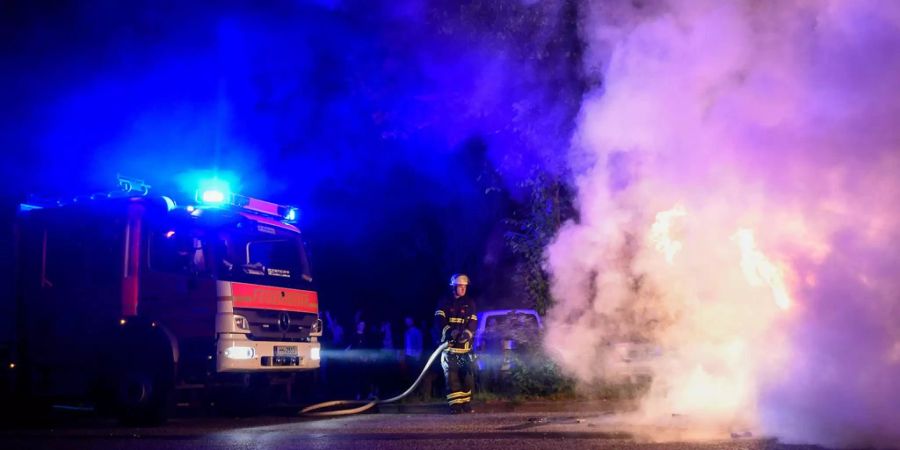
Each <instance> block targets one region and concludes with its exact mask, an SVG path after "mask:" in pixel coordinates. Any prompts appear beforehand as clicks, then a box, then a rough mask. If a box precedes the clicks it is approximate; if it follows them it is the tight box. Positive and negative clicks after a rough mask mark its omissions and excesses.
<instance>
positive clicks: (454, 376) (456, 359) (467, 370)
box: [441, 351, 475, 408]
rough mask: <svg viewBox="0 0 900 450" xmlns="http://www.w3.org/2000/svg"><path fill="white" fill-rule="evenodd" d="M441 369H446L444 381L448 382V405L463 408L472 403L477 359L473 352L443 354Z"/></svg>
mask: <svg viewBox="0 0 900 450" xmlns="http://www.w3.org/2000/svg"><path fill="white" fill-rule="evenodd" d="M441 367H442V368H443V369H444V380H446V381H447V390H448V391H449V392H450V393H449V394H447V403H449V404H450V407H451V408H454V405H459V406H456V407H457V408H458V407H461V406H463V405H465V404H468V403H469V402H470V401H472V390H473V388H474V387H475V358H474V355H472V353H471V352H466V353H453V352H450V351H445V352H444V353H442V354H441Z"/></svg>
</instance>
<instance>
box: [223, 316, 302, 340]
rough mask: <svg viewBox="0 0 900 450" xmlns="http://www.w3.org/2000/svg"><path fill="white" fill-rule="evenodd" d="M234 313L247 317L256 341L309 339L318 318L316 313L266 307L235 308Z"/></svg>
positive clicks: (251, 333) (253, 338)
mask: <svg viewBox="0 0 900 450" xmlns="http://www.w3.org/2000/svg"><path fill="white" fill-rule="evenodd" d="M234 313H235V314H240V315H242V316H244V317H246V318H247V322H249V324H250V336H249V337H250V339H252V340H255V341H295V342H300V341H308V340H309V333H310V330H311V328H312V327H313V325H315V323H316V321H317V320H318V316H316V315H315V314H310V313H301V312H288V311H272V310H266V309H246V308H235V309H234Z"/></svg>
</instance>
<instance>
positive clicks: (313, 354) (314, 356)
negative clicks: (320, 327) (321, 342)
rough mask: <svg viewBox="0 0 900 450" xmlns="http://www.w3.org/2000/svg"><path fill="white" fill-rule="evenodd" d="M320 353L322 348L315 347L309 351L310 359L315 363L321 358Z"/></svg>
mask: <svg viewBox="0 0 900 450" xmlns="http://www.w3.org/2000/svg"><path fill="white" fill-rule="evenodd" d="M320 351H321V348H320V347H313V348H311V349H309V359H311V360H313V361H318V360H319V357H320Z"/></svg>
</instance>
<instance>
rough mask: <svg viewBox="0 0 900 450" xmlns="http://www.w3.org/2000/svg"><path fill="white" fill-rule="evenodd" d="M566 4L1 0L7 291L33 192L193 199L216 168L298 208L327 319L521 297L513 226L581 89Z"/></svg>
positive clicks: (0, 137) (545, 172)
mask: <svg viewBox="0 0 900 450" xmlns="http://www.w3.org/2000/svg"><path fill="white" fill-rule="evenodd" d="M578 14H579V7H578V5H577V4H576V3H574V2H567V1H546V2H544V1H521V0H512V1H510V0H503V1H500V0H485V1H468V2H456V1H446V2H427V1H415V0H414V1H385V2H374V1H361V0H360V1H337V0H330V1H329V0H319V1H307V2H303V1H255V2H251V1H247V2H236V1H234V2H229V1H223V2H215V3H204V2H185V1H164V0H160V1H144V2H141V1H128V2H121V1H114V0H110V1H4V2H0V58H2V71H0V77H2V78H0V85H2V87H3V89H2V94H0V95H2V97H0V101H2V107H0V119H2V120H0V123H2V125H0V149H2V151H3V165H2V169H0V187H2V191H0V192H2V217H0V220H2V225H3V230H4V233H3V234H2V237H0V239H2V248H0V254H2V255H4V257H3V258H2V263H0V264H2V267H0V271H2V273H3V274H4V277H5V278H4V279H3V280H2V281H3V285H4V286H5V287H6V288H7V289H6V290H5V292H4V294H5V296H6V297H7V298H8V297H9V295H10V292H11V289H9V286H10V285H11V276H10V274H11V273H12V267H11V257H9V255H11V254H12V247H11V242H12V235H11V232H10V230H11V229H12V227H11V224H12V219H13V217H14V214H15V209H16V205H17V204H18V202H19V201H21V200H22V199H24V198H25V196H26V195H27V194H40V195H42V196H47V197H59V198H67V197H71V196H74V195H80V194H89V193H93V192H98V191H104V190H112V189H114V188H115V177H116V174H117V173H121V174H124V175H128V176H131V177H136V178H142V179H144V180H146V181H147V182H148V183H149V184H151V185H152V186H153V189H154V192H155V193H158V194H165V195H170V196H172V197H174V198H176V199H181V200H186V199H190V198H191V197H192V192H193V189H194V183H195V181H196V180H198V179H199V178H200V177H203V176H211V175H213V176H217V177H220V178H223V179H227V180H229V181H230V182H231V183H232V188H233V189H234V190H236V191H239V192H241V193H243V194H245V195H249V196H254V197H258V198H263V199H266V200H270V201H275V202H279V203H286V204H292V205H296V206H299V207H300V208H301V209H302V211H303V213H302V219H301V221H300V226H301V228H302V229H303V231H304V233H305V235H306V238H307V240H308V242H309V245H310V247H311V253H312V263H313V270H314V275H315V276H316V278H317V280H318V282H319V287H320V290H321V292H320V299H321V304H322V309H323V310H332V311H335V312H337V313H338V314H339V315H340V316H341V317H342V319H344V320H347V321H349V319H350V316H351V315H352V314H353V312H354V311H356V310H357V309H360V308H362V309H365V310H366V311H367V314H369V315H370V317H375V318H379V319H382V318H383V319H391V320H400V319H401V318H402V316H403V315H405V314H414V315H416V316H419V317H421V318H428V317H430V316H431V313H432V311H433V307H434V304H435V301H436V298H437V297H438V296H439V295H440V294H442V293H443V292H444V290H445V288H446V284H447V280H448V278H449V276H450V274H452V273H454V272H467V273H469V274H470V276H471V277H472V279H473V282H474V286H473V291H474V294H475V295H476V297H477V298H478V299H479V300H480V306H481V308H489V307H507V306H529V305H527V300H526V299H525V296H524V295H523V292H522V287H521V286H517V285H516V283H515V282H514V281H513V280H514V278H513V277H511V276H510V274H511V272H512V270H513V268H514V266H515V265H516V264H517V259H516V256H515V255H514V254H512V253H511V252H510V250H509V246H508V245H507V243H506V240H505V238H504V236H505V235H506V233H507V232H508V231H509V227H510V225H509V222H508V220H509V219H511V218H517V219H518V220H521V219H523V218H524V219H526V220H527V215H528V211H531V210H532V209H533V208H532V206H533V205H529V202H530V201H531V198H532V196H531V195H530V192H529V190H530V189H531V188H532V186H533V184H529V180H534V179H535V177H536V176H541V177H544V178H542V179H564V178H565V169H564V166H565V165H564V163H563V161H564V158H565V152H566V150H567V148H568V144H569V138H570V135H571V133H572V129H573V126H574V125H573V124H574V118H575V116H576V114H577V112H578V108H579V105H580V100H581V96H582V93H583V92H584V90H585V89H586V86H587V85H588V84H589V82H588V81H586V80H584V79H583V78H584V77H583V76H582V75H581V73H582V72H581V43H580V40H579V37H578V28H577V22H578ZM523 216H525V217H523ZM4 311H6V310H4ZM0 312H2V311H0ZM348 331H349V330H348Z"/></svg>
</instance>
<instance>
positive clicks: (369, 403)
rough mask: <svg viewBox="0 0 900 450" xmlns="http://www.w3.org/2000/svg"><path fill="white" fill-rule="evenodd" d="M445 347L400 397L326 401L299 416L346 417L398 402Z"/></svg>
mask: <svg viewBox="0 0 900 450" xmlns="http://www.w3.org/2000/svg"><path fill="white" fill-rule="evenodd" d="M447 345H448V344H447V343H446V342H444V343H443V344H441V345H440V346H438V348H437V349H435V350H434V353H432V354H431V356H430V357H429V358H428V362H426V363H425V367H424V368H422V372H421V373H420V374H419V377H418V378H416V381H414V382H413V384H412V386H410V387H409V389H407V390H405V391H404V392H403V393H402V394H400V395H397V396H395V397H391V398H389V399H386V400H379V399H377V398H376V399H373V400H331V401H327V402H322V403H316V404H314V405H309V406H307V407H306V408H303V409H301V410H300V415H303V416H316V417H327V416H346V415H350V414H359V413H361V412H363V411H367V410H369V409H372V408H373V407H375V405H381V404H385V403H393V402H396V401H398V400H401V399H403V398H404V397H406V396H407V395H409V394H411V393H412V392H413V391H415V390H416V388H417V387H419V383H421V382H422V378H424V377H425V373H426V372H428V369H429V368H430V367H431V365H432V364H434V361H435V359H437V357H438V356H439V355H440V354H441V352H442V351H444V349H445V348H447ZM358 404H362V405H361V406H357V407H355V408H349V409H336V410H332V411H319V410H320V409H325V408H331V407H335V406H344V405H358Z"/></svg>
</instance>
